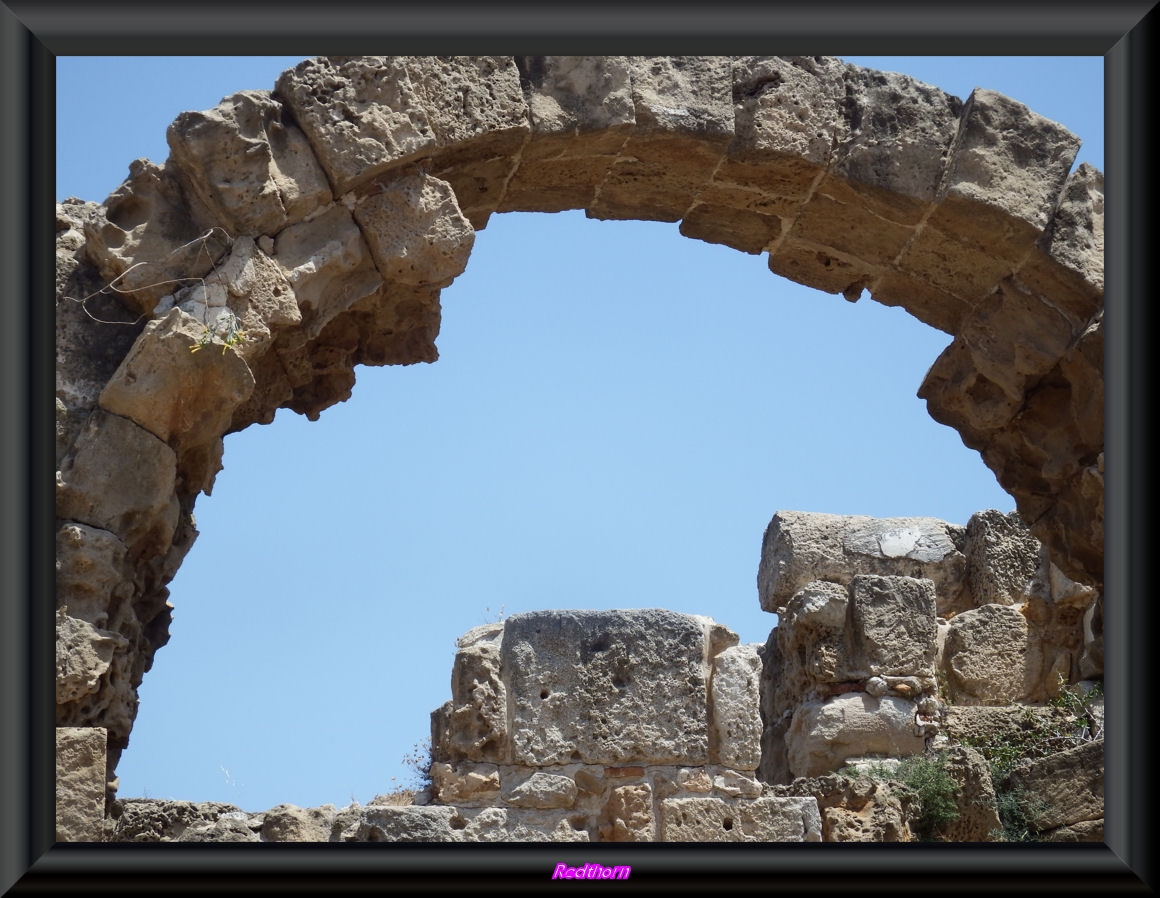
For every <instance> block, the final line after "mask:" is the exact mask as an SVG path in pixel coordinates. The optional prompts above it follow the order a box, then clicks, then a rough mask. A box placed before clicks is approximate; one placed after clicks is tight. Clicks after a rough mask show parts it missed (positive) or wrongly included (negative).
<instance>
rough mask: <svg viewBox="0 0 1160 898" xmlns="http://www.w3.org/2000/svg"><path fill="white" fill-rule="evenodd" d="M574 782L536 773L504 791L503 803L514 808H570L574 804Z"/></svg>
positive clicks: (556, 775)
mask: <svg viewBox="0 0 1160 898" xmlns="http://www.w3.org/2000/svg"><path fill="white" fill-rule="evenodd" d="M576 795H577V789H576V781H575V780H573V779H572V778H571V777H570V776H563V775H561V774H558V773H544V772H542V771H536V772H535V773H533V774H532V775H531V776H530V777H528V778H526V779H524V780H522V781H521V782H519V783H517V784H515V785H513V786H510V787H508V788H505V789H504V793H503V802H504V804H507V805H511V806H512V807H515V808H542V809H546V808H570V807H572V805H573V804H575V802H576Z"/></svg>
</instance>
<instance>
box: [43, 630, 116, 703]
mask: <svg viewBox="0 0 1160 898" xmlns="http://www.w3.org/2000/svg"><path fill="white" fill-rule="evenodd" d="M127 647H128V641H127V640H126V639H125V638H124V637H122V636H119V635H118V634H116V633H111V632H109V631H108V630H101V629H98V628H97V627H94V626H93V625H92V624H90V623H87V622H86V621H82V620H77V619H76V618H73V617H69V615H68V614H66V613H65V611H64V610H63V609H59V610H58V611H57V612H56V703H57V704H58V705H63V704H66V703H68V702H74V701H77V700H78V699H81V698H84V697H85V696H87V695H92V694H93V693H95V692H96V691H97V690H98V689H99V688H100V685H101V678H102V677H104V676H105V674H106V672H107V671H108V670H109V666H110V665H111V664H112V661H113V653H114V652H116V651H117V650H118V649H121V650H122V651H124V650H125V649H126V648H127Z"/></svg>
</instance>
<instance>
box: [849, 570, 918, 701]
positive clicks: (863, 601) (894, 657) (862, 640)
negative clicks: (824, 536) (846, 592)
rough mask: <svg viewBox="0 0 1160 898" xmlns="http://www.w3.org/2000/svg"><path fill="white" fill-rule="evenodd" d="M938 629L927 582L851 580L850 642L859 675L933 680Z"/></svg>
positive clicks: (862, 576) (872, 578)
mask: <svg viewBox="0 0 1160 898" xmlns="http://www.w3.org/2000/svg"><path fill="white" fill-rule="evenodd" d="M937 630H938V626H937V624H936V622H935V595H934V584H933V583H931V581H929V580H917V579H914V578H912V577H880V576H876V575H872V574H859V575H857V576H855V577H854V578H853V580H852V581H851V583H850V641H851V645H852V647H853V654H854V657H855V659H857V662H858V663H859V664H860V666H861V668H862V670H860V671H859V673H860V674H862V672H863V671H864V675H865V676H879V677H912V676H913V677H921V678H932V677H933V676H934V661H935V639H936V636H937ZM858 678H859V679H861V676H859V677H858Z"/></svg>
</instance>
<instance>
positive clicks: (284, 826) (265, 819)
mask: <svg viewBox="0 0 1160 898" xmlns="http://www.w3.org/2000/svg"><path fill="white" fill-rule="evenodd" d="M337 816H338V808H336V807H335V806H334V805H332V804H325V805H323V806H322V807H320V808H300V807H297V806H296V805H292V804H280V805H277V806H275V807H272V808H270V810H268V811H266V812H265V813H263V814H262V815H261V820H262V828H261V830H259V833H258V834H259V837H260V838H261V841H263V842H328V841H330V832H331V829H332V828H333V826H334V819H335V817H337Z"/></svg>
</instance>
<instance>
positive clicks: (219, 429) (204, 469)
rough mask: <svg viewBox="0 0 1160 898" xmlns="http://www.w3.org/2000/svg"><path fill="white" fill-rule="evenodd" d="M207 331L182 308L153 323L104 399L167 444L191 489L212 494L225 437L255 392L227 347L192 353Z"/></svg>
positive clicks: (251, 379) (241, 363)
mask: <svg viewBox="0 0 1160 898" xmlns="http://www.w3.org/2000/svg"><path fill="white" fill-rule="evenodd" d="M211 314H212V312H211ZM230 314H232V313H230ZM205 330H206V329H205V326H204V325H203V324H201V323H200V322H199V321H198V320H197V319H195V318H193V317H191V316H189V315H187V314H185V313H184V312H183V311H181V310H180V309H173V310H171V311H170V312H169V314H167V315H166V316H165V317H164V318H162V319H160V320H156V321H151V322H149V324H148V325H146V327H145V330H144V331H143V332H142V333H141V336H140V337H138V338H137V342H136V343H134V344H133V349H132V350H131V351H130V352H129V354H128V355H127V356H126V357H125V361H123V362H122V363H121V366H120V367H119V368H118V369H117V371H116V372H115V373H114V375H113V377H112V378H111V379H110V381H109V383H108V385H106V387H105V389H104V390H103V391H102V392H101V400H100V401H101V407H102V408H103V409H104V410H105V411H107V412H111V413H112V414H114V415H119V416H120V417H122V418H128V419H129V420H131V421H134V422H135V423H137V424H139V425H140V426H141V427H143V428H144V429H145V430H147V431H149V432H150V433H152V434H153V435H154V436H156V437H157V438H159V439H161V440H164V441H165V442H166V443H168V444H169V446H170V448H172V449H173V451H174V454H175V455H176V457H177V475H178V476H179V477H181V478H182V480H184V481H185V484H186V489H187V490H189V491H192V492H197V491H198V490H204V491H205V492H206V493H207V494H208V493H209V492H210V490H211V489H212V484H213V480H214V477H215V476H216V475H217V472H218V470H220V468H221V455H222V446H221V436H222V434H223V433H225V431H226V429H227V428H228V426H229V423H230V420H231V419H232V417H233V413H234V409H236V408H237V406H238V405H239V404H241V403H242V402H244V401H245V400H246V399H247V398H249V395H250V393H252V392H253V389H254V376H253V374H251V373H250V369H249V366H247V365H246V363H245V361H244V360H243V359H242V358H241V357H240V355H239V354H238V353H237V352H236V351H235V350H234V348H233V347H231V346H227V345H226V344H224V343H223V344H221V349H220V351H219V350H218V348H217V345H216V344H215V343H208V344H207V345H206V346H204V347H202V348H201V349H200V350H198V351H192V350H194V349H196V347H198V346H199V345H200V343H201V341H202V340H203V339H204V335H205Z"/></svg>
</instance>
